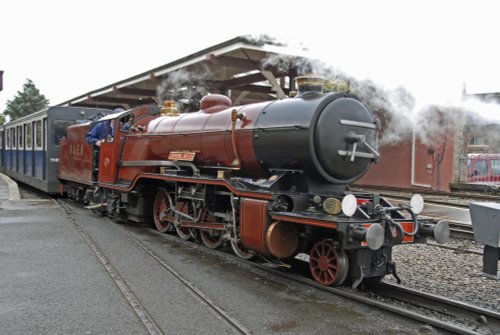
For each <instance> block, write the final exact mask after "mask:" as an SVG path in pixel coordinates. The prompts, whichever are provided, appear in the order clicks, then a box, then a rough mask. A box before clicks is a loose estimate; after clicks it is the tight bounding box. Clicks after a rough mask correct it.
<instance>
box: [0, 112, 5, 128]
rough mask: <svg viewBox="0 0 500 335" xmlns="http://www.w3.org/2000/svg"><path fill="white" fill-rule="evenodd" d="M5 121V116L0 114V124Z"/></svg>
mask: <svg viewBox="0 0 500 335" xmlns="http://www.w3.org/2000/svg"><path fill="white" fill-rule="evenodd" d="M4 123H5V116H3V114H0V126H1V125H3V124H4Z"/></svg>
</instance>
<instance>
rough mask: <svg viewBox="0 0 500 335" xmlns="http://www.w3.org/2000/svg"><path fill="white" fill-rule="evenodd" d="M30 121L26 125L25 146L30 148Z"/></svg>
mask: <svg viewBox="0 0 500 335" xmlns="http://www.w3.org/2000/svg"><path fill="white" fill-rule="evenodd" d="M31 143H32V142H31V123H28V124H27V125H26V148H27V149H31Z"/></svg>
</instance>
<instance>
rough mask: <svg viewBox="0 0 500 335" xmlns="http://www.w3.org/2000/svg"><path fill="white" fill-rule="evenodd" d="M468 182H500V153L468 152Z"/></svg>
mask: <svg viewBox="0 0 500 335" xmlns="http://www.w3.org/2000/svg"><path fill="white" fill-rule="evenodd" d="M467 182H469V183H498V184H500V154H468V155H467Z"/></svg>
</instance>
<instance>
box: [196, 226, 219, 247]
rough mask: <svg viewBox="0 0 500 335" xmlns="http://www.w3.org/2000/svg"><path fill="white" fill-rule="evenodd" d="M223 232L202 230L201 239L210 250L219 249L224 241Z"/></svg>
mask: <svg viewBox="0 0 500 335" xmlns="http://www.w3.org/2000/svg"><path fill="white" fill-rule="evenodd" d="M223 235H224V234H223V231H222V230H218V229H207V230H205V229H202V230H200V237H201V241H202V242H203V244H204V245H205V246H206V247H207V248H210V249H217V248H218V247H220V246H221V244H222V241H223V238H222V236H223Z"/></svg>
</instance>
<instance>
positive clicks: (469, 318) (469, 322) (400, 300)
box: [57, 200, 500, 335]
mask: <svg viewBox="0 0 500 335" xmlns="http://www.w3.org/2000/svg"><path fill="white" fill-rule="evenodd" d="M57 202H58V203H59V204H60V205H61V207H62V208H63V210H64V211H65V213H66V215H67V217H68V219H69V220H70V221H72V222H73V224H74V225H75V226H76V227H77V229H79V231H80V233H81V234H82V236H83V237H84V239H85V240H86V242H87V243H88V244H89V246H90V247H91V249H92V250H93V252H94V253H95V254H96V256H97V257H98V258H99V260H100V261H101V263H102V264H103V266H105V268H106V270H107V271H108V273H109V274H110V276H111V278H113V280H114V281H115V283H116V285H117V286H118V287H119V288H120V290H121V291H122V292H123V294H124V296H125V297H126V298H127V300H128V301H129V304H130V305H131V306H133V308H134V311H135V312H136V314H137V315H138V317H139V318H140V319H141V322H143V324H144V325H145V327H146V328H147V329H148V331H149V333H150V334H161V330H160V329H159V328H157V325H156V324H155V322H154V320H153V319H152V318H151V317H150V316H149V314H148V313H147V310H146V309H145V308H144V307H143V306H142V304H141V303H140V301H139V300H138V299H136V298H135V296H134V294H133V292H132V291H131V290H130V289H128V288H127V285H126V283H124V281H123V280H122V279H121V278H120V276H119V274H118V273H116V271H114V270H113V266H112V264H110V263H109V262H108V260H107V259H106V258H105V257H104V256H103V255H102V253H101V252H100V250H99V247H98V246H97V244H96V243H95V242H94V241H93V240H92V238H91V237H90V236H89V235H87V234H86V233H85V232H84V231H83V230H82V229H81V228H80V226H79V223H78V222H76V221H75V220H74V218H73V217H72V215H71V209H70V208H69V207H68V205H67V204H66V203H64V201H61V200H58V201H57ZM104 219H105V220H106V221H108V222H109V223H110V224H112V225H113V227H114V228H115V229H116V230H118V231H119V232H120V233H121V234H123V235H125V236H126V237H127V238H128V239H129V240H130V241H131V242H133V244H134V245H135V246H136V247H137V248H138V250H140V251H141V252H144V253H146V254H148V255H149V256H150V257H151V258H153V259H154V260H155V261H156V262H157V263H158V264H159V265H160V266H161V267H163V268H164V269H165V271H168V272H169V273H171V274H172V275H173V276H174V277H176V278H177V280H179V281H180V282H182V283H183V285H184V286H185V287H186V289H188V290H190V291H191V292H192V293H193V294H194V295H196V296H198V297H199V298H200V299H202V300H203V301H204V302H205V303H206V304H207V305H208V306H211V308H212V309H213V310H214V311H215V312H216V313H217V314H218V315H219V316H220V318H221V319H223V320H225V322H226V323H227V324H228V326H229V327H231V328H232V329H234V331H235V333H238V334H250V331H248V330H247V329H246V328H245V327H243V326H242V325H241V324H240V323H239V322H238V321H237V320H235V319H233V318H232V317H231V316H230V314H229V313H227V312H226V311H224V309H222V308H220V307H218V306H217V305H216V304H215V303H213V302H212V301H211V300H210V299H209V298H208V297H206V296H205V295H204V294H203V292H201V291H200V290H199V289H197V288H196V287H195V286H194V285H193V284H192V283H190V282H189V281H188V280H187V279H186V278H183V277H182V276H181V275H180V274H178V273H177V272H176V271H175V270H173V269H172V268H171V267H170V266H169V265H168V264H167V263H166V262H165V260H164V259H162V258H161V257H159V256H157V255H156V254H155V253H154V252H153V251H152V250H150V249H149V248H148V247H147V246H146V245H145V244H144V243H141V242H140V241H139V240H137V239H136V238H135V237H134V236H133V235H131V234H130V233H129V232H127V230H126V229H124V228H123V227H121V226H120V225H119V224H117V223H115V222H113V221H112V220H110V219H108V218H104ZM146 229H147V231H148V233H151V234H155V235H158V236H161V237H162V238H163V239H166V240H169V241H175V243H180V244H183V245H187V246H190V247H194V248H199V249H202V250H203V252H205V253H209V254H213V255H216V256H217V257H223V258H225V259H229V260H230V261H231V262H234V263H237V264H246V265H248V266H250V267H253V268H257V269H260V270H263V271H265V272H267V273H270V274H273V275H276V276H278V277H280V278H285V279H287V280H291V281H294V282H298V283H302V284H305V285H307V286H310V287H315V288H316V289H318V290H321V291H324V292H328V293H331V294H335V295H338V296H342V297H344V298H348V299H351V300H353V301H357V302H360V303H363V304H366V305H370V306H373V307H376V308H379V309H381V310H384V311H386V312H389V313H393V314H397V315H399V316H402V317H405V318H408V319H411V320H415V321H417V322H420V323H422V324H423V327H428V326H430V327H432V328H436V329H441V330H444V331H446V332H450V333H453V334H470V335H480V334H481V335H482V334H486V335H490V334H491V335H493V334H500V314H498V313H495V312H493V311H489V310H485V309H482V308H480V307H475V306H471V305H467V304H463V303H460V302H457V301H453V300H449V299H446V298H444V297H439V296H435V295H431V294H425V293H423V292H420V291H415V290H411V289H408V288H404V287H401V286H397V285H390V284H385V283H384V284H383V285H376V286H371V287H370V288H369V290H363V291H361V290H353V289H351V288H348V287H347V288H345V287H343V288H335V287H325V286H321V285H318V284H317V283H316V282H315V281H314V280H312V279H309V278H307V277H306V276H304V274H303V272H302V271H301V270H302V269H303V268H305V267H307V263H305V262H304V261H301V260H297V263H296V264H293V265H292V266H290V265H289V264H288V265H287V264H282V263H276V262H270V261H268V260H266V259H263V258H258V259H257V260H254V261H245V260H242V259H240V258H238V257H236V256H235V255H233V254H231V253H230V252H223V251H220V250H212V249H208V248H206V247H205V246H203V245H201V244H199V243H196V242H192V241H185V240H182V239H180V238H178V237H176V236H174V235H169V234H161V233H159V232H158V231H156V230H154V229H152V228H146Z"/></svg>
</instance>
